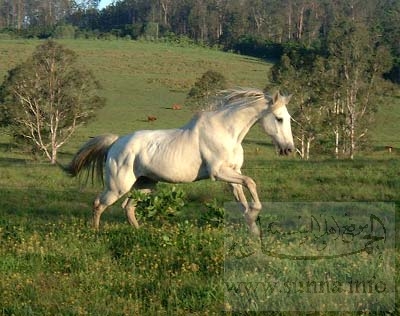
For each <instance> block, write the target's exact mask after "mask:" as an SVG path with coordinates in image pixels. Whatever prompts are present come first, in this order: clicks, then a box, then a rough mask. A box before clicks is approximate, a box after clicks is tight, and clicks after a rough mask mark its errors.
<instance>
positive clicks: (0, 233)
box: [0, 40, 400, 315]
mask: <svg viewBox="0 0 400 316" xmlns="http://www.w3.org/2000/svg"><path fill="white" fill-rule="evenodd" d="M62 43H64V44H65V45H66V46H67V47H69V48H71V49H73V50H74V51H76V52H77V53H78V54H79V60H80V62H81V63H83V64H85V65H87V66H88V67H90V68H91V69H92V70H93V71H94V73H95V75H96V77H97V78H98V79H99V81H100V83H101V84H102V86H103V91H102V94H103V95H104V96H105V97H106V98H107V105H106V107H104V108H103V109H102V110H101V111H100V112H99V113H98V116H97V117H96V119H95V120H94V121H92V122H90V123H89V124H87V125H86V126H83V127H82V128H80V129H79V130H78V131H77V133H76V134H75V135H74V137H73V139H72V140H71V142H70V143H69V144H68V145H66V146H65V147H64V148H62V152H61V155H60V160H61V162H62V163H66V162H67V161H68V160H69V159H70V158H71V156H72V154H73V153H74V152H75V151H76V150H77V148H78V147H79V146H80V145H81V144H82V143H83V142H84V141H86V140H87V138H88V137H89V136H94V135H98V134H102V133H107V132H113V133H117V134H126V133H130V132H132V131H134V130H137V129H156V128H165V127H173V126H180V125H183V124H185V123H186V122H187V120H188V119H189V118H190V117H191V116H192V115H193V113H192V111H191V110H190V109H187V108H185V107H184V108H183V109H182V110H181V111H173V110H171V107H172V105H173V104H175V103H178V104H183V102H184V99H185V96H186V94H187V92H188V90H189V89H190V87H191V86H192V85H193V83H194V82H195V80H196V79H197V78H199V77H200V76H201V75H202V74H203V73H204V72H205V71H207V70H209V69H213V70H218V71H220V72H221V73H223V74H224V75H225V76H226V78H227V79H228V81H229V83H230V85H232V86H251V87H258V88H263V87H264V86H265V84H266V80H267V79H266V78H267V76H266V74H267V71H268V69H269V67H270V64H268V63H264V62H261V61H259V60H257V59H253V58H248V57H245V56H237V55H234V54H229V53H222V52H219V51H213V50H209V49H205V48H199V47H175V46H170V45H166V44H156V43H145V42H133V41H83V40H82V41H78V40H77V41H63V42H62ZM37 44H39V42H38V41H34V40H32V41H0V76H4V75H5V74H6V71H7V70H8V69H10V68H12V67H13V66H15V65H16V64H17V63H19V62H21V61H22V60H23V59H24V58H26V57H27V56H28V55H29V54H30V53H31V52H32V51H33V49H34V47H35V46H36V45H37ZM387 101H388V102H387V103H385V104H381V105H379V109H380V111H379V112H378V117H377V122H378V124H377V126H376V127H375V129H374V130H373V137H372V139H373V140H374V142H375V144H376V145H374V148H375V151H373V152H370V153H368V154H364V155H362V156H360V157H357V158H356V160H355V161H337V160H333V159H332V160H331V159H315V160H312V161H301V160H298V159H296V158H294V157H292V158H278V157H276V156H275V153H274V149H273V147H272V146H271V144H270V141H269V140H267V139H266V138H265V136H264V135H262V134H261V132H260V131H259V130H258V129H257V128H255V129H254V130H253V131H252V132H251V133H250V135H249V137H248V138H247V139H246V141H245V144H244V145H245V152H246V163H245V166H244V168H243V172H244V173H246V174H248V175H250V176H252V177H253V178H254V179H255V180H256V182H257V184H258V190H259V193H260V196H261V199H262V200H263V201H268V202H328V201H329V202H343V201H347V202H363V203H366V205H368V204H369V203H372V202H376V201H381V202H389V203H394V205H395V211H396V215H399V206H400V180H399V179H400V177H399V175H400V174H399V170H400V161H399V157H400V155H399V148H398V147H399V143H398V140H397V139H396V137H395V135H398V132H399V127H398V119H399V118H400V107H399V105H400V100H399V99H398V98H397V99H396V98H389V97H388V98H387ZM148 115H154V116H157V118H158V119H157V121H155V122H151V123H149V122H147V120H146V118H147V116H148ZM389 144H392V145H393V146H395V148H394V152H392V153H391V154H389V153H387V152H386V151H385V149H384V146H385V145H389ZM0 172H1V177H0V197H1V199H0V293H1V295H0V314H1V315H220V314H223V313H224V312H223V311H224V310H227V311H228V312H227V313H228V314H231V313H232V314H235V312H234V310H235V306H233V308H232V305H233V304H231V303H230V302H227V297H226V296H225V295H226V282H225V281H226V273H225V272H226V271H227V266H226V261H225V260H224V258H225V257H226V251H227V249H226V248H227V246H226V234H228V235H229V234H230V232H231V231H230V228H232V227H233V228H235V227H236V226H229V227H227V229H224V228H223V227H221V225H218V221H215V220H216V219H218V216H217V215H218V212H217V207H216V206H215V205H218V206H223V205H224V203H225V202H230V201H232V196H231V193H230V190H229V187H228V186H227V185H225V184H222V183H216V182H210V181H203V182H200V183H194V184H187V185H177V186H176V187H177V189H178V190H182V191H184V192H185V195H186V199H185V205H184V207H183V209H182V211H181V212H180V213H179V214H177V215H176V216H172V217H171V218H168V219H154V220H148V221H146V222H145V223H144V225H143V227H142V228H141V229H139V230H132V228H131V227H128V224H127V223H126V220H125V216H124V214H123V212H122V210H121V209H120V207H119V205H115V206H113V207H111V208H110V210H108V211H107V212H106V213H104V215H103V217H102V228H101V230H100V231H99V232H95V231H93V230H92V229H91V228H90V216H91V212H90V209H91V203H92V201H93V198H94V196H95V195H96V193H97V192H98V191H99V190H100V186H99V185H94V186H88V187H82V186H81V185H80V184H79V183H78V181H77V180H76V179H71V178H68V177H67V176H65V175H64V174H63V173H62V172H61V171H60V170H59V169H58V168H57V167H53V166H50V165H48V164H47V163H43V162H40V161H33V160H32V159H31V158H30V157H28V156H26V155H24V154H22V153H19V152H17V151H15V150H13V149H12V146H10V145H9V138H8V136H7V135H5V134H2V135H0ZM170 187H171V186H166V188H170ZM211 193H212V194H211ZM214 199H216V202H215V201H214ZM210 202H211V204H212V205H214V206H212V207H210V206H207V205H210V204H207V203H210ZM213 203H214V204H213ZM273 215H274V214H271V213H269V212H268V209H264V212H263V214H262V216H261V220H267V219H269V218H270V217H271V216H273ZM396 226H397V222H396ZM398 231H399V227H398V226H397V232H398ZM391 233H393V232H391ZM390 237H391V238H392V239H393V238H394V236H393V235H390ZM389 239H390V238H389ZM289 245H291V246H293V245H294V244H291V243H289ZM394 248H395V246H394V244H393V243H391V244H386V245H385V246H384V249H383V251H382V252H381V254H382V253H383V255H382V258H384V259H385V260H386V256H385V254H386V253H392V255H393V256H394V257H395V258H396V260H397V262H398V259H399V258H400V257H399V250H398V248H395V249H394ZM373 258H375V259H376V258H377V256H375V257H373ZM346 260H347V259H346ZM346 260H345V259H343V258H340V259H337V260H336V261H333V260H331V261H318V262H317V263H315V262H314V263H313V264H310V265H308V263H307V262H303V264H304V266H302V265H299V264H298V262H295V261H290V260H283V259H277V258H272V257H270V256H266V255H260V254H259V253H258V254H257V255H256V257H253V258H252V260H250V261H249V262H248V263H249V266H250V267H253V265H254V267H259V266H263V267H265V266H268V267H269V270H268V275H271V276H272V277H273V278H274V280H275V281H277V280H278V281H279V280H280V279H282V280H286V281H287V280H292V281H293V280H299V279H301V278H302V277H304V275H309V273H313V272H314V273H315V274H317V273H324V272H327V271H328V272H329V273H331V274H332V275H334V276H337V278H339V277H347V278H349V277H350V276H351V274H352V273H355V270H357V269H361V272H362V274H361V275H362V276H363V277H364V278H366V276H367V275H370V274H371V273H373V270H372V269H371V268H370V266H371V265H369V263H370V262H372V261H373V262H374V263H375V261H374V260H372V259H371V257H370V256H367V255H366V254H365V253H363V254H361V255H360V256H355V257H354V258H353V259H352V260H353V261H348V260H347V261H346ZM240 263H241V264H243V263H245V261H241V262H240ZM376 264H378V263H376ZM382 267H383V268H382V271H383V272H384V275H385V276H386V277H388V276H389V278H390V277H391V278H392V279H395V280H396V281H397V282H398V281H399V280H398V274H397V273H396V269H395V268H396V267H395V265H394V263H393V262H392V261H390V262H389V263H387V262H386V261H385V262H383V265H382ZM247 268H248V267H247ZM241 269H242V268H241V266H240V265H239V264H238V263H236V266H235V269H233V270H232V269H231V270H228V271H229V272H232V271H233V272H234V273H235V272H237V273H239V271H242V270H241ZM317 270H318V271H317ZM224 271H225V272H224ZM254 271H255V270H254V269H253V270H252V271H249V273H248V277H249V278H250V279H251V280H252V282H254V278H255V277H257V274H254ZM338 271H340V273H339V272H338ZM385 280H386V279H385ZM283 289H284V290H285V289H287V287H284V288H283ZM391 290H392V288H391ZM236 294H237V295H238V296H239V297H240V300H241V303H243V302H242V301H243V300H247V301H246V302H244V303H243V304H242V305H241V306H242V308H243V309H242V312H243V311H244V312H246V311H247V310H249V311H251V310H260V307H259V306H258V307H257V306H256V305H255V304H254V302H253V303H249V300H250V298H251V297H250V296H249V292H248V289H247V288H246V289H243V288H239V289H237V291H236ZM278 294H279V295H278V298H279V297H280V298H281V300H282V301H283V303H288V301H287V300H295V298H293V297H290V298H289V297H288V296H285V295H286V294H287V293H286V291H283V292H281V293H278ZM364 294H365V293H364ZM367 294H368V293H367ZM364 296H366V295H364ZM388 296H390V295H388ZM314 297H315V295H314ZM363 299H364V297H361V298H360V302H363ZM293 302H294V301H293ZM293 302H292V303H293ZM332 302H334V304H336V305H334V306H333V307H331V309H333V310H343V308H341V305H340V304H341V302H340V301H339V302H337V301H335V300H332ZM289 303H290V302H289ZM293 304H294V303H293ZM289 305H290V304H289ZM379 308H380V305H379V304H378V303H374V304H372V303H370V302H369V301H367V302H364V303H363V304H361V303H360V305H356V306H355V307H354V309H356V310H358V312H354V313H351V311H352V310H353V309H352V310H350V313H346V312H341V313H342V314H343V315H347V314H362V313H364V314H368V313H371V312H372V313H374V312H378V311H379ZM261 309H262V308H261ZM398 312H399V310H398V307H397V313H398ZM236 314H239V313H236ZM292 314H293V315H295V314H296V315H297V314H298V313H296V312H293V313H292ZM316 314H318V315H320V314H325V312H321V313H316ZM327 314H329V313H327Z"/></svg>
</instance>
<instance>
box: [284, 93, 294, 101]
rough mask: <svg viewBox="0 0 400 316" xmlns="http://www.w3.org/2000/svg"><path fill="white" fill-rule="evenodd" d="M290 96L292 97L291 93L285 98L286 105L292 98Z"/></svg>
mask: <svg viewBox="0 0 400 316" xmlns="http://www.w3.org/2000/svg"><path fill="white" fill-rule="evenodd" d="M292 96H293V93H292V94H289V95H288V96H287V97H286V103H289V101H290V99H291V98H292Z"/></svg>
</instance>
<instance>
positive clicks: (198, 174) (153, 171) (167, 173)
mask: <svg viewBox="0 0 400 316" xmlns="http://www.w3.org/2000/svg"><path fill="white" fill-rule="evenodd" d="M141 173H142V175H143V176H146V177H149V178H151V179H153V180H155V181H162V182H171V183H180V182H193V181H197V180H201V179H206V178H208V177H209V176H208V170H207V168H206V166H205V165H203V164H202V162H201V161H197V160H196V159H190V158H186V159H182V160H179V161H177V160H174V161H169V160H168V159H160V160H153V161H152V162H151V163H149V164H143V168H142V172H141Z"/></svg>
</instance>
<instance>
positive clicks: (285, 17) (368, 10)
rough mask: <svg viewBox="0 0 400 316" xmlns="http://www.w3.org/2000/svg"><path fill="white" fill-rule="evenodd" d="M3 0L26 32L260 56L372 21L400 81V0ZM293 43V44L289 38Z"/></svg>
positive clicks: (2, 22) (10, 26)
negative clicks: (105, 0)
mask: <svg viewBox="0 0 400 316" xmlns="http://www.w3.org/2000/svg"><path fill="white" fill-rule="evenodd" d="M98 4H99V0H0V30H2V33H3V34H4V33H7V34H10V35H13V36H15V35H18V36H24V37H38V38H47V37H86V38H92V37H96V38H110V37H119V38H120V37H123V38H131V39H138V38H147V39H160V38H164V39H170V40H176V41H179V40H182V37H183V38H185V39H186V40H190V41H193V42H196V43H201V44H204V45H209V46H213V45H217V46H219V47H221V48H223V49H227V50H233V51H237V52H240V53H242V54H250V55H253V56H257V57H267V58H279V57H280V56H281V55H282V53H283V49H282V47H283V46H285V45H286V46H287V45H289V46H290V45H293V43H295V44H299V45H301V46H304V47H321V46H323V45H324V42H325V41H326V38H327V36H328V34H329V33H330V31H331V29H332V28H333V27H334V26H335V24H337V23H338V22H339V21H346V20H347V21H352V22H355V23H357V24H358V25H365V26H366V28H368V30H369V31H370V32H373V34H374V36H376V37H379V42H380V43H381V44H385V45H387V46H388V47H389V49H390V52H391V55H392V56H393V58H394V64H393V68H392V69H391V72H390V75H389V77H390V78H392V79H393V80H394V81H400V67H399V65H400V61H399V60H400V57H399V56H400V23H399V22H400V0H343V1H332V0H119V1H114V2H113V3H112V4H111V5H109V6H107V7H106V8H104V9H102V10H99V9H98ZM288 43H289V44H288Z"/></svg>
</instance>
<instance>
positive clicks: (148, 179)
mask: <svg viewBox="0 0 400 316" xmlns="http://www.w3.org/2000/svg"><path fill="white" fill-rule="evenodd" d="M289 100H290V96H282V95H280V93H279V92H277V93H275V94H274V95H273V96H272V97H270V96H268V95H265V94H264V93H263V92H262V91H261V90H257V89H236V90H229V91H225V92H224V94H223V95H222V97H221V102H220V105H219V106H217V107H216V109H215V110H212V111H205V112H202V113H200V114H198V115H196V116H194V117H193V118H192V120H191V121H190V122H189V123H188V124H186V125H185V126H183V127H181V128H177V129H168V130H143V131H137V132H135V133H133V134H130V135H126V136H122V137H118V136H116V135H102V136H97V137H95V138H92V139H91V140H89V141H88V142H87V143H86V144H84V145H83V146H82V148H81V149H80V150H79V151H78V152H77V153H76V155H75V156H74V158H73V159H72V162H71V163H70V164H69V165H68V167H66V168H65V169H66V171H67V172H68V173H69V174H70V175H72V176H76V175H78V174H79V173H80V172H81V171H82V170H83V169H87V170H89V171H91V172H92V176H93V175H94V174H95V173H97V175H98V176H100V177H101V178H102V177H103V171H104V170H103V169H104V168H103V167H104V165H105V181H104V182H103V183H104V191H103V192H102V193H101V194H100V195H99V196H98V197H97V198H96V199H95V201H94V206H93V226H94V227H95V228H96V229H98V228H99V224H100V216H101V214H102V213H103V212H104V210H105V209H106V208H107V207H108V206H110V205H111V204H113V203H115V202H116V201H117V200H119V199H120V198H121V197H122V196H124V195H126V194H127V193H128V192H129V191H130V190H132V189H138V190H145V191H147V192H149V191H150V190H151V189H152V188H154V185H155V183H157V182H158V181H163V182H170V183H182V182H193V181H197V180H202V179H207V178H211V179H212V180H220V181H225V182H228V183H230V184H231V185H232V188H233V194H234V196H235V198H236V200H237V201H239V202H240V203H241V204H242V205H243V208H244V215H245V219H246V222H247V224H248V226H249V229H250V231H251V232H252V233H254V234H256V235H259V229H258V227H257V225H256V223H255V221H256V219H257V216H258V213H259V212H260V210H261V203H260V200H259V198H258V194H257V191H256V184H255V182H254V180H253V179H251V178H250V177H248V176H245V175H243V174H242V173H241V171H240V169H241V167H242V164H243V147H242V145H241V143H242V141H243V139H244V137H245V136H246V134H247V133H248V131H249V130H250V128H251V127H252V126H253V125H254V124H255V123H256V122H260V124H261V126H262V127H263V129H264V130H265V132H266V133H267V134H268V135H270V136H271V137H272V139H273V142H274V143H275V145H276V146H277V148H278V149H279V153H280V154H282V155H288V154H289V153H290V152H292V151H293V150H294V145H293V137H292V131H291V125H290V120H291V118H290V115H289V113H288V111H287V109H286V104H287V103H288V102H289ZM102 179H103V178H102ZM243 186H244V187H246V188H247V189H248V190H249V192H250V194H251V197H252V200H253V202H252V203H250V204H249V203H247V201H246V197H245V194H244V192H243ZM122 207H123V208H124V209H125V210H126V214H127V218H128V221H129V223H130V224H131V225H133V226H135V227H139V225H138V222H137V220H136V217H135V207H136V202H135V201H134V200H132V199H131V198H130V197H128V198H126V199H125V201H124V202H123V204H122Z"/></svg>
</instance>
